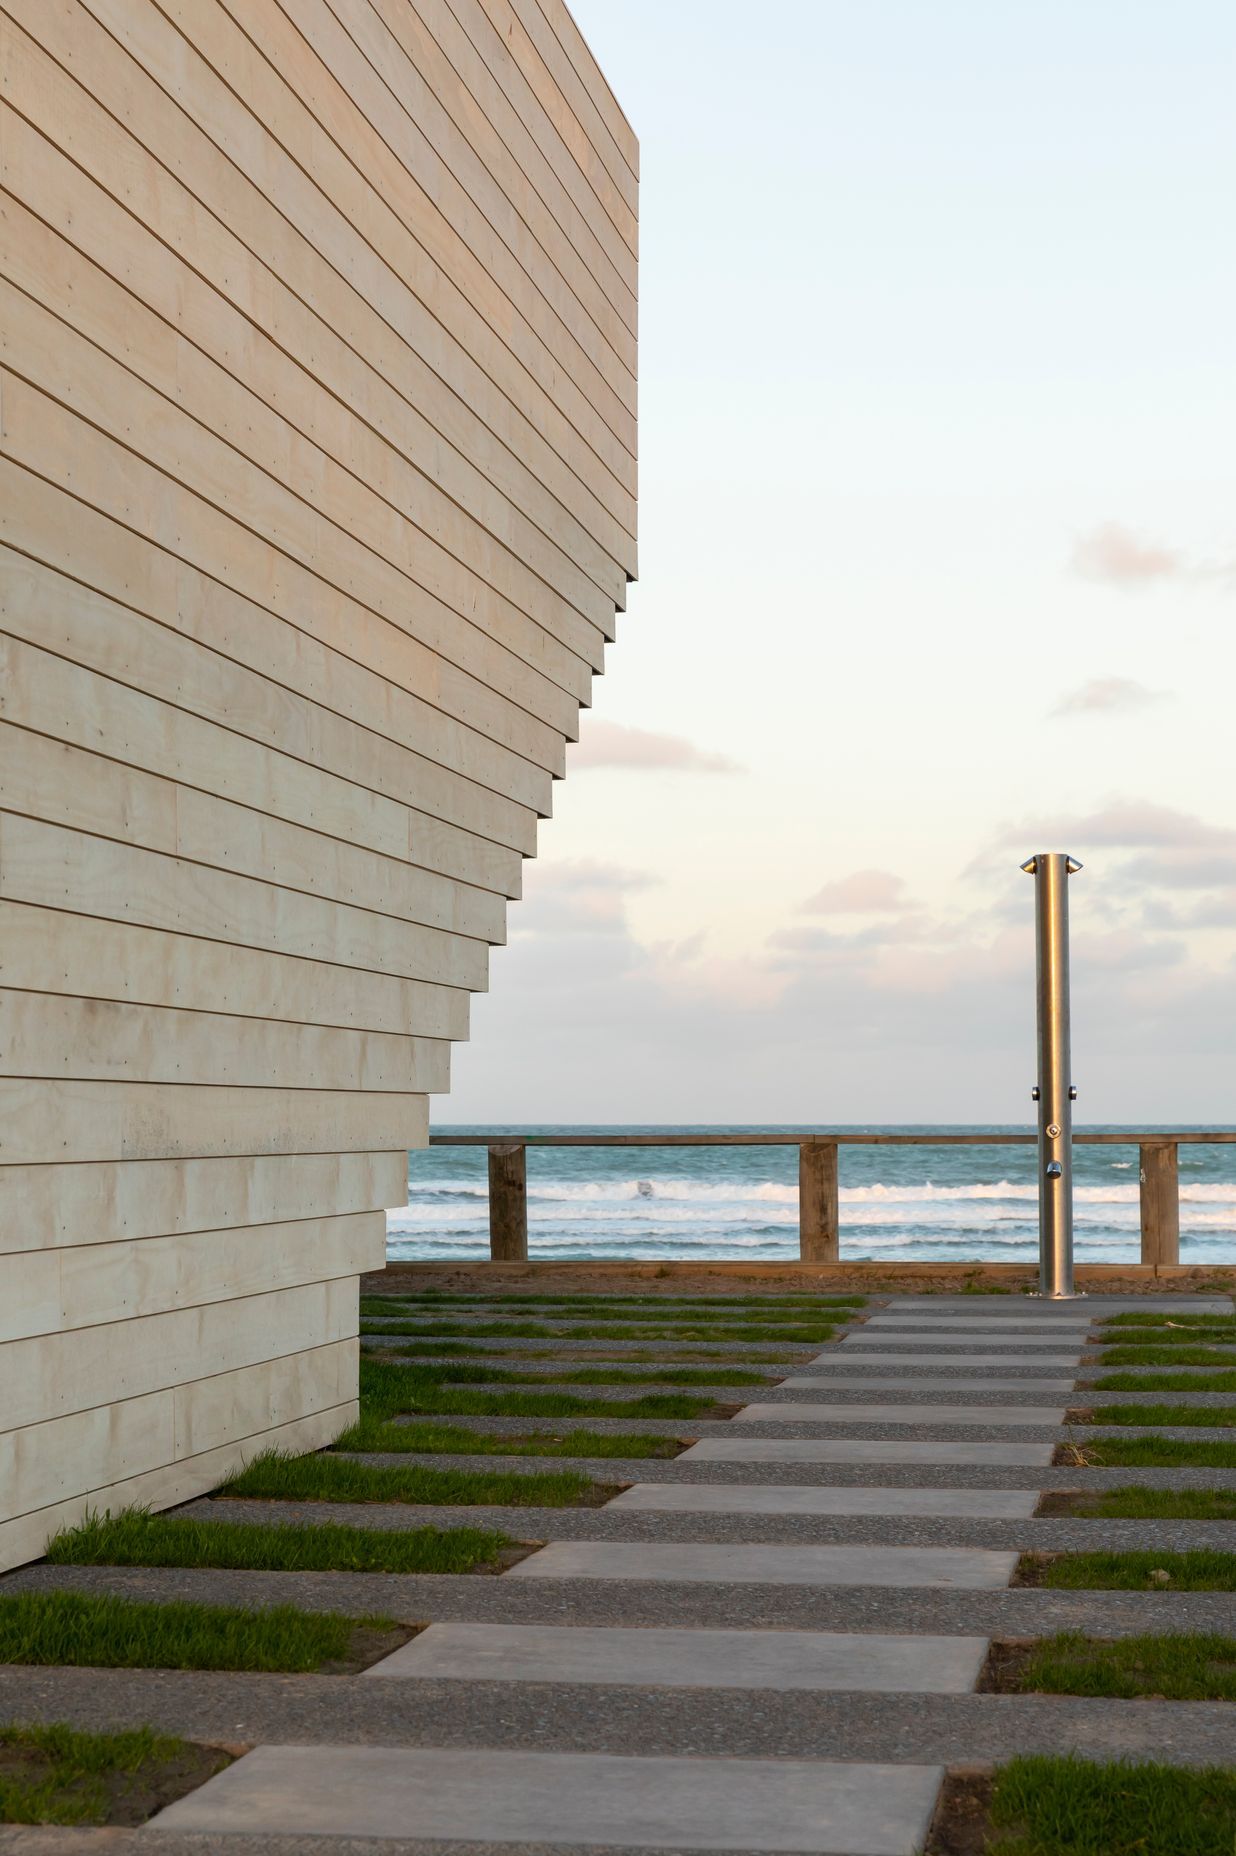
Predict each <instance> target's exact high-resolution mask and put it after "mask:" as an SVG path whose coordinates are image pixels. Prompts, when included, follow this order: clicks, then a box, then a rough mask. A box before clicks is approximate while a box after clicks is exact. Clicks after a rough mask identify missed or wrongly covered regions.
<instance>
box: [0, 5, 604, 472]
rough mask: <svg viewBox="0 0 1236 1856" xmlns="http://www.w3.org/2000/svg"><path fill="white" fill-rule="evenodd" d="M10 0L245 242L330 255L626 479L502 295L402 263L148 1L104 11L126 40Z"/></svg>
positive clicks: (381, 310)
mask: <svg viewBox="0 0 1236 1856" xmlns="http://www.w3.org/2000/svg"><path fill="white" fill-rule="evenodd" d="M7 6H8V11H9V12H10V14H11V15H12V17H13V18H14V19H15V20H16V21H17V22H18V24H19V25H20V26H21V28H22V29H23V30H24V31H25V32H26V33H28V34H29V36H30V37H31V38H32V39H34V40H36V41H37V42H38V43H39V44H41V45H42V46H44V47H45V48H46V50H47V51H48V52H49V53H50V54H51V56H52V57H53V58H55V59H56V60H57V61H58V62H59V63H61V64H62V65H63V66H64V67H65V68H66V69H67V70H69V71H70V72H73V73H75V74H81V76H82V78H83V81H85V82H86V83H87V84H88V87H89V89H90V90H91V92H92V93H93V95H95V96H96V97H97V98H98V99H99V100H100V102H102V104H103V105H104V107H105V108H107V109H108V110H109V111H111V112H112V113H113V114H114V115H115V116H116V117H117V119H118V120H120V121H121V122H123V123H124V124H125V126H126V127H127V128H129V129H130V131H131V132H132V133H133V134H134V135H135V136H136V138H137V139H138V140H139V141H140V142H141V143H142V144H143V146H144V147H146V148H147V149H148V150H149V151H150V152H151V153H152V154H153V155H155V157H156V159H158V160H159V161H161V162H163V163H164V164H165V165H166V166H167V167H169V168H170V169H171V171H172V172H174V173H177V174H181V175H184V176H186V177H189V178H190V179H191V185H192V187H193V190H194V192H196V193H197V194H198V196H199V198H201V199H202V200H203V202H204V203H205V204H206V205H207V206H208V207H209V208H210V209H211V210H212V211H213V212H215V213H217V214H218V215H219V216H220V217H221V218H223V219H225V220H227V221H228V222H229V223H230V224H231V225H232V226H233V227H234V229H236V230H237V231H239V232H240V234H241V236H242V237H244V239H245V242H246V243H247V244H249V245H250V246H251V248H252V249H255V250H261V249H262V248H263V244H264V241H265V240H267V239H273V240H276V241H277V244H278V246H279V247H286V246H288V245H289V243H293V244H295V243H297V242H298V243H299V244H300V245H301V246H303V247H304V251H303V254H302V264H304V263H305V261H306V260H307V269H308V270H309V271H310V272H311V273H315V274H318V275H319V276H320V275H321V273H322V272H323V271H324V270H325V269H326V268H327V267H329V268H330V270H331V272H332V273H333V274H334V275H335V276H336V277H338V278H339V279H342V278H345V277H346V278H347V279H348V280H349V285H350V288H351V289H352V290H353V292H354V293H355V294H357V295H358V296H360V297H361V298H363V300H364V301H365V302H367V303H368V304H369V305H370V306H371V307H372V308H373V309H374V310H375V311H376V312H377V313H378V314H379V315H381V316H382V317H383V318H384V320H386V321H387V322H388V324H389V325H390V326H391V327H394V328H400V327H408V326H409V325H412V324H414V325H415V327H416V336H417V345H418V347H420V349H421V352H422V353H427V352H428V350H427V349H426V347H425V346H424V342H430V343H432V345H433V347H434V349H435V350H439V349H441V348H442V347H443V346H444V345H445V346H447V347H449V348H462V349H463V350H464V351H465V352H466V353H467V354H468V355H469V356H470V357H471V358H472V359H473V360H474V361H475V363H476V364H477V365H478V366H479V367H480V368H481V369H482V371H483V372H484V373H485V374H486V375H487V376H488V378H489V379H490V381H491V382H492V383H493V384H494V385H495V386H497V387H498V389H499V391H501V392H503V393H504V394H506V395H507V396H508V397H513V398H515V399H518V400H522V401H524V402H525V403H526V404H527V405H528V408H529V410H530V412H531V413H532V415H533V417H534V418H535V419H536V421H537V423H538V425H540V426H541V427H542V429H544V430H546V431H552V432H553V434H554V439H555V443H556V444H557V445H558V446H559V448H560V449H561V450H562V451H563V454H564V456H566V457H567V458H568V459H569V461H571V462H572V464H573V466H574V467H575V468H577V469H578V468H582V467H583V465H584V463H585V461H586V459H587V457H588V456H589V455H590V456H591V457H593V458H594V459H595V460H596V462H597V463H598V464H599V465H600V467H601V469H602V470H603V471H604V472H605V473H606V474H608V475H611V476H612V477H613V478H614V481H615V482H617V483H619V484H622V485H624V486H625V487H626V488H627V489H629V490H631V491H632V492H633V490H634V470H633V468H632V459H631V455H630V453H629V452H628V451H627V450H626V449H625V448H624V446H623V445H622V443H621V441H620V440H619V439H618V438H617V437H616V436H615V435H614V434H613V433H612V431H611V430H610V428H609V427H608V426H607V425H606V424H605V423H604V422H603V421H601V420H600V419H599V418H598V417H597V415H596V414H595V413H594V412H593V411H592V409H591V408H590V406H589V404H588V402H587V400H586V399H585V398H584V396H583V395H582V393H580V391H579V389H578V388H577V387H575V385H574V383H573V382H572V381H571V380H570V378H569V376H568V375H567V373H566V370H565V368H562V367H558V368H557V369H556V370H555V367H554V364H553V361H552V357H551V356H550V355H549V354H548V352H547V351H546V350H545V349H544V348H543V347H542V346H541V345H540V344H539V343H538V342H537V341H536V339H535V337H534V336H533V335H532V334H531V332H530V331H527V330H526V329H525V328H524V327H523V325H522V324H521V323H520V322H519V321H518V320H517V319H512V318H510V317H509V315H508V316H505V317H504V316H503V315H502V313H501V307H500V304H499V302H498V300H497V296H496V294H494V295H493V296H492V298H491V299H490V300H488V301H487V302H486V305H485V309H484V312H482V311H480V310H478V309H477V308H476V307H475V306H474V305H473V304H472V303H471V302H470V301H469V300H468V299H467V298H465V297H464V296H463V294H462V293H461V292H460V291H459V289H458V288H457V287H456V286H455V285H454V284H453V283H452V282H450V280H449V279H448V278H446V277H445V276H444V275H443V274H442V273H441V271H439V269H438V267H437V265H436V264H435V263H434V262H433V261H432V260H431V259H430V258H429V256H428V255H427V254H426V253H424V252H423V251H419V250H418V249H417V248H415V247H413V248H412V249H410V250H408V251H407V253H406V262H407V265H408V270H407V272H406V274H404V275H400V274H397V273H396V272H395V270H394V269H392V267H391V265H390V264H389V263H388V262H387V261H386V260H385V259H384V258H383V257H382V256H380V255H379V253H378V252H376V251H375V250H374V249H373V248H372V246H370V245H368V244H366V243H364V242H363V241H362V240H361V239H360V238H359V236H358V235H357V233H356V231H355V229H354V228H353V227H352V226H351V225H350V224H349V223H348V222H347V220H346V219H345V218H344V217H343V216H342V215H341V214H339V213H338V212H337V211H335V210H334V209H333V208H332V207H331V206H330V205H329V203H328V202H327V201H326V200H325V199H324V198H323V196H322V194H321V193H320V192H319V191H318V189H317V188H316V187H315V186H314V184H313V182H312V180H311V179H310V177H309V175H308V174H306V173H304V172H303V171H302V170H301V169H300V168H298V167H296V166H295V165H294V164H293V163H292V162H290V161H289V160H288V159H287V157H286V156H284V155H283V154H282V151H281V150H279V149H278V148H277V146H276V144H275V143H274V141H273V139H272V138H271V137H270V136H269V135H268V134H267V132H266V130H265V127H264V125H262V124H261V123H259V122H258V121H257V119H256V118H254V117H250V116H248V115H247V114H246V112H245V111H244V109H243V106H242V105H241V104H240V102H239V100H238V99H236V98H235V97H234V96H232V93H231V92H230V91H228V90H226V89H225V88H224V87H223V86H221V85H220V84H219V83H218V82H217V80H213V76H212V74H211V73H210V72H209V70H208V68H207V67H206V66H205V65H204V64H202V62H201V61H200V60H196V59H194V58H192V57H189V56H186V54H185V48H184V41H183V40H180V39H179V37H177V38H176V39H175V43H174V44H173V43H171V41H170V40H168V39H167V38H165V37H164V36H163V35H160V33H159V31H158V28H157V26H156V25H155V24H154V22H155V20H156V19H157V17H158V16H157V14H156V13H155V10H154V9H153V8H144V9H142V10H141V11H140V13H134V12H133V11H132V9H127V10H125V11H121V10H119V9H117V10H116V15H115V16H111V17H109V19H108V23H109V25H110V26H112V27H114V28H115V30H116V32H117V33H119V34H120V35H121V36H125V35H126V34H127V35H128V37H129V39H130V41H131V43H130V44H128V45H127V46H122V45H121V44H120V43H118V41H117V39H116V38H113V37H110V36H108V35H107V34H105V33H104V32H103V31H102V30H100V28H99V25H98V22H97V20H95V19H93V18H92V17H91V13H90V11H88V10H87V9H86V8H85V7H83V6H81V5H80V4H79V3H78V0H7ZM165 33H170V28H166V27H165ZM87 73H88V76H87V75H86V74H87ZM164 86H166V88H164ZM23 114H28V112H27V111H23ZM203 120H205V121H206V122H208V123H209V124H210V133H209V134H207V133H205V132H204V131H203V130H202V128H201V127H200V124H201V122H202V121H203ZM276 216H278V222H277V220H276ZM289 232H290V233H291V234H292V239H291V240H289ZM270 249H271V250H272V252H273V251H274V249H275V247H274V246H272V247H271V248H270ZM491 288H492V286H491ZM487 317H491V318H493V320H492V321H490V320H487ZM495 325H496V326H495ZM435 329H436V331H437V339H436V341H435V340H434V335H433V331H434V330H435ZM448 330H449V331H450V335H449V336H448V335H447V334H446V331H448ZM499 331H501V332H499ZM422 332H423V339H422ZM589 421H590V422H591V424H590V429H587V430H586V429H585V428H587V427H588V426H589Z"/></svg>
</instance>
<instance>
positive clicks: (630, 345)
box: [174, 0, 636, 422]
mask: <svg viewBox="0 0 1236 1856" xmlns="http://www.w3.org/2000/svg"><path fill="white" fill-rule="evenodd" d="M221 3H222V4H223V5H224V6H226V7H227V10H228V11H229V12H231V13H234V14H236V16H238V17H239V16H240V13H239V9H238V8H237V3H236V0H221ZM174 4H175V5H176V6H177V7H178V8H179V9H180V12H181V15H182V18H183V14H184V11H185V8H186V0H174ZM243 21H244V26H245V29H246V31H247V33H248V35H249V36H250V37H251V38H252V39H253V40H254V42H255V43H256V44H258V45H259V46H260V47H261V48H262V50H263V51H264V53H265V55H266V57H267V58H268V59H269V60H270V62H271V64H272V65H273V66H274V67H275V68H276V69H278V70H281V71H290V70H292V69H295V71H296V78H297V82H296V91H297V94H298V96H299V98H300V99H301V101H302V103H303V104H304V105H305V106H306V108H307V109H308V110H311V111H312V113H313V115H314V116H315V117H316V119H317V120H318V121H319V122H320V123H321V124H322V125H323V126H324V127H325V128H326V129H327V130H328V132H329V133H330V135H331V136H332V139H333V140H334V141H335V142H336V143H337V144H338V145H339V146H340V147H341V148H342V149H345V150H347V151H348V152H349V153H350V154H351V155H352V156H353V158H354V159H355V158H357V157H359V156H360V155H361V153H362V151H363V156H364V163H365V172H366V175H367V176H368V177H369V178H370V179H371V180H372V182H373V184H374V187H375V189H376V191H377V192H378V194H379V195H380V197H381V198H382V199H383V200H384V201H385V202H386V203H387V205H388V206H389V207H390V208H392V209H393V211H394V212H395V213H396V214H397V215H398V217H399V219H400V221H401V222H402V225H403V227H404V229H405V231H407V232H411V233H412V235H413V236H414V237H418V238H423V237H424V232H423V222H424V220H425V218H426V210H427V207H428V210H429V211H430V212H431V213H432V212H433V211H434V208H433V206H431V205H430V204H429V203H430V202H436V209H437V214H439V215H441V218H442V219H443V221H444V222H445V225H446V227H447V228H448V230H449V232H450V234H451V235H452V236H453V237H454V238H456V239H459V240H462V242H463V243H464V244H465V245H466V246H467V249H468V251H469V253H470V255H471V257H472V260H473V263H474V265H475V266H479V268H480V270H481V272H482V273H483V274H484V275H485V276H487V277H489V278H491V279H492V280H493V281H494V282H495V283H496V284H497V285H498V286H499V288H500V289H501V290H502V292H503V294H504V295H505V296H506V297H507V298H508V299H509V301H510V302H511V303H512V304H513V305H515V306H516V307H517V308H518V310H519V312H520V313H521V314H522V315H523V316H524V318H525V320H526V321H527V322H528V324H529V326H530V327H531V328H533V329H535V330H536V332H537V333H538V335H539V336H540V338H541V340H542V341H543V342H544V343H545V345H546V346H547V347H548V348H549V349H550V350H551V352H553V353H554V354H555V355H556V356H557V357H558V358H559V359H560V361H561V362H562V364H563V365H564V366H566V367H567V368H568V369H569V370H570V371H571V373H572V375H573V376H574V377H575V379H576V380H577V381H578V382H579V384H580V385H581V387H582V388H583V390H584V392H585V393H586V394H587V396H588V399H589V402H590V404H592V405H594V406H599V404H600V402H599V401H598V397H597V393H596V391H595V386H596V385H599V386H601V387H602V388H603V389H604V396H605V398H606V401H607V403H608V400H609V396H612V397H613V399H614V400H616V402H617V404H618V406H619V407H621V408H622V409H623V410H624V411H625V412H626V413H627V414H628V415H629V414H631V413H632V412H633V411H634V396H633V392H632V389H633V385H634V369H635V353H636V347H635V339H634V335H633V332H632V324H631V322H630V321H628V320H624V318H623V316H622V314H621V312H620V310H619V309H618V307H617V306H616V305H615V304H614V303H613V302H612V301H611V300H610V298H609V297H608V296H607V294H606V292H605V291H604V290H603V289H602V288H601V285H600V283H599V281H598V279H597V278H596V277H595V276H594V275H593V273H592V272H591V271H590V270H589V268H588V267H587V265H586V264H585V263H584V262H583V259H582V257H581V255H580V253H579V252H578V251H577V250H576V249H575V248H574V247H572V246H571V245H570V244H569V243H568V242H567V241H566V240H565V239H564V238H563V236H562V233H561V230H560V229H559V228H558V226H557V225H556V224H555V223H554V221H553V220H552V219H551V218H550V216H549V215H548V214H547V213H546V212H545V211H544V208H543V207H542V206H541V205H540V202H539V201H538V200H537V199H536V197H535V195H534V194H533V193H532V191H531V189H530V188H527V187H521V186H519V185H518V178H519V177H518V170H517V169H516V168H515V167H514V164H513V163H512V161H511V159H510V155H509V153H507V154H506V157H505V160H504V161H503V162H501V163H499V164H498V173H497V174H495V172H494V170H493V169H492V168H491V167H490V166H488V165H487V164H486V162H485V161H484V160H483V159H482V158H481V157H480V156H479V155H478V153H477V151H476V149H475V148H474V147H473V145H472V143H471V141H470V140H468V138H467V137H465V136H463V135H461V134H460V131H459V129H458V127H457V126H456V124H455V122H454V120H453V119H452V117H451V115H450V113H449V111H448V109H447V108H446V106H445V101H446V100H445V96H444V94H443V85H444V84H448V83H449V67H447V66H446V64H445V61H441V62H440V63H439V65H438V66H437V67H436V68H435V71H434V78H435V79H436V80H437V81H436V82H435V81H433V80H431V79H429V78H427V77H426V76H425V75H424V74H423V73H422V72H421V70H420V69H419V67H418V66H417V65H416V64H415V63H413V62H412V61H411V60H409V59H408V58H407V56H406V54H405V53H404V50H403V47H402V45H401V44H400V42H399V40H398V39H397V37H396V36H395V35H393V34H392V33H390V32H388V31H387V29H386V26H385V24H384V22H383V20H382V18H381V17H380V15H379V12H378V10H377V9H375V8H374V7H372V6H371V5H370V3H369V0H335V4H334V5H333V6H332V7H330V8H329V9H328V8H327V6H326V4H325V0H279V3H278V9H276V7H275V5H274V0H249V4H247V5H246V6H245V8H244V11H243ZM289 21H291V22H294V25H295V27H296V28H297V29H298V30H297V31H296V32H295V33H293V32H292V31H291V29H290V26H289ZM195 36H196V41H197V45H198V49H199V50H200V51H202V52H204V53H206V54H207V55H208V56H210V57H211V61H212V63H214V62H215V59H214V55H213V53H212V52H208V51H207V45H206V40H205V35H204V34H203V33H201V32H198V33H196V34H195ZM306 45H308V46H309V47H311V48H312V50H313V52H314V53H315V54H316V58H315V59H313V60H309V59H306V58H305V56H304V51H305V46H306ZM232 62H233V61H232V60H231V59H230V58H229V59H228V64H229V66H230V65H231V64H232ZM216 68H218V67H217V65H216ZM330 79H334V80H336V81H334V82H330V81H329V80H330ZM238 87H239V88H241V89H242V90H243V93H244V94H245V96H246V97H247V98H248V99H249V101H250V102H251V103H256V102H257V99H258V97H259V95H260V94H261V89H260V79H259V80H258V81H257V82H255V83H253V84H252V85H250V84H249V83H244V84H242V85H240V86H238ZM271 126H272V131H273V132H274V133H276V134H278V135H279V139H280V140H281V141H283V142H284V145H285V146H287V147H292V146H293V144H292V142H291V141H290V140H289V139H288V137H287V136H286V135H285V134H284V133H283V131H282V129H281V128H276V126H275V123H274V120H273V118H272V120H271ZM375 131H376V138H375V134H374V132H375ZM377 138H380V139H377ZM502 181H505V182H506V186H505V187H504V186H503V185H502V184H501V182H502ZM330 191H331V192H332V194H334V195H335V197H336V199H337V200H338V202H339V204H340V205H341V206H342V205H343V201H344V197H345V196H344V195H343V194H342V193H340V192H336V190H335V188H334V187H331V189H330ZM349 216H350V217H352V218H353V222H354V223H356V224H360V223H361V219H360V217H359V215H358V214H356V213H355V212H352V213H350V214H349ZM452 275H454V276H455V277H456V280H457V281H459V282H460V283H461V285H462V286H463V287H464V288H465V289H466V288H467V278H466V274H465V272H464V271H463V270H462V269H461V267H460V266H459V265H458V263H456V264H455V265H454V266H453V267H452ZM626 295H627V305H628V314H629V313H630V303H631V298H630V293H629V292H628V293H626ZM628 422H629V421H628Z"/></svg>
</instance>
